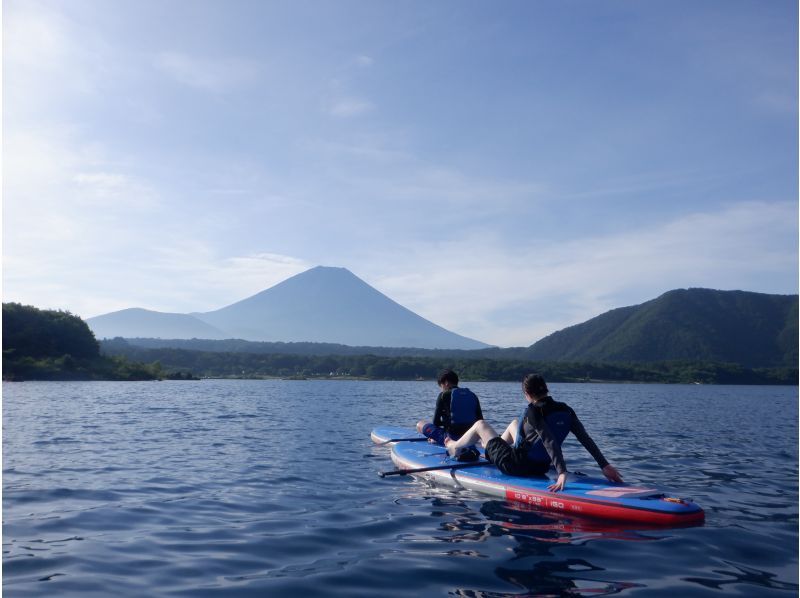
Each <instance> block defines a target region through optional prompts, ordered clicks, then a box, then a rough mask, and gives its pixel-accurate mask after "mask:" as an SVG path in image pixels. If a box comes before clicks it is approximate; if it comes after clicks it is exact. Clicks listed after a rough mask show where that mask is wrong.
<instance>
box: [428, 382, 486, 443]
mask: <svg viewBox="0 0 800 598" xmlns="http://www.w3.org/2000/svg"><path fill="white" fill-rule="evenodd" d="M436 381H437V383H438V384H439V389H440V391H441V392H440V393H439V396H438V397H437V399H436V410H435V411H434V414H433V422H429V421H425V420H424V419H423V420H420V421H418V422H417V431H418V432H419V433H420V434H423V435H424V436H425V437H427V438H428V441H429V442H432V443H434V444H438V445H440V446H444V442H445V440H446V439H447V438H451V439H453V440H457V439H459V438H461V435H462V434H463V433H464V432H466V431H467V430H469V429H470V428H471V427H472V425H473V424H474V423H475V422H476V421H478V420H481V419H483V412H482V411H481V402H480V400H479V399H478V396H477V395H476V394H475V393H474V392H472V391H471V390H470V389H469V388H461V387H459V385H458V374H456V373H455V372H454V371H453V370H442V371H441V372H440V373H439V377H438V378H437V380H436ZM476 458H477V451H476Z"/></svg>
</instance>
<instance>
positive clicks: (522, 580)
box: [454, 559, 644, 598]
mask: <svg viewBox="0 0 800 598" xmlns="http://www.w3.org/2000/svg"><path fill="white" fill-rule="evenodd" d="M590 571H596V572H600V571H604V569H602V568H601V567H595V566H594V565H592V564H591V563H587V562H586V561H583V560H580V559H567V560H564V561H549V562H546V563H536V564H535V565H534V566H533V567H532V568H531V569H528V570H524V569H508V568H506V567H498V568H497V569H495V574H496V575H497V577H499V578H500V579H502V580H503V581H505V582H507V583H510V584H512V585H514V586H517V587H518V588H520V590H521V591H520V592H515V593H507V592H492V591H482V590H462V589H458V590H455V591H454V594H455V595H456V596H466V597H468V598H500V597H501V596H538V597H541V596H610V595H612V594H619V593H620V592H622V591H624V590H627V589H630V588H642V587H644V586H642V585H641V584H636V583H628V582H616V581H605V580H600V579H592V578H591V577H587V576H584V575H581V574H582V573H584V572H590Z"/></svg>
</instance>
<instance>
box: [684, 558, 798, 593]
mask: <svg viewBox="0 0 800 598" xmlns="http://www.w3.org/2000/svg"><path fill="white" fill-rule="evenodd" d="M725 564H727V565H730V566H731V567H733V568H734V569H736V570H737V571H738V572H737V571H724V570H720V569H714V573H718V574H719V575H725V576H728V578H729V579H710V578H707V577H684V578H683V579H684V581H691V582H694V583H699V584H700V585H702V586H705V587H707V588H712V589H714V590H724V589H725V586H726V585H729V584H739V583H741V584H747V585H753V586H760V587H762V588H771V589H775V590H788V591H792V592H797V590H798V585H797V584H794V583H787V582H783V581H778V580H777V579H775V577H776V575H775V574H774V573H769V572H768V571H759V570H758V569H753V568H752V567H745V566H744V565H737V564H735V563H730V562H728V561H725Z"/></svg>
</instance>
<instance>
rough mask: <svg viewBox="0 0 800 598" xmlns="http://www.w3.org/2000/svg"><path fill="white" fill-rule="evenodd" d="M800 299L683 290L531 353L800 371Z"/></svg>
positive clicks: (613, 314)
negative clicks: (697, 362)
mask: <svg viewBox="0 0 800 598" xmlns="http://www.w3.org/2000/svg"><path fill="white" fill-rule="evenodd" d="M797 347H798V296H797V295H767V294H763V293H751V292H746V291H716V290H712V289H677V290H674V291H669V292H667V293H665V294H663V295H661V296H660V297H658V298H656V299H653V300H651V301H647V302H645V303H642V304H640V305H634V306H630V307H622V308H619V309H614V310H611V311H609V312H606V313H604V314H602V315H599V316H597V317H596V318H592V319H591V320H587V321H586V322H583V323H582V324H578V325H576V326H570V327H569V328H565V329H563V330H560V331H558V332H555V333H553V334H551V335H549V336H547V337H545V338H543V339H542V340H540V341H538V342H536V343H534V344H533V345H531V347H530V348H529V349H528V350H527V355H528V356H529V357H530V358H531V359H534V360H543V361H595V362H652V361H667V360H694V361H719V362H729V363H738V364H741V365H746V366H749V367H762V366H764V367H768V366H790V367H796V366H797V359H798V351H797Z"/></svg>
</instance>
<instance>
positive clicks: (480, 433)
mask: <svg viewBox="0 0 800 598" xmlns="http://www.w3.org/2000/svg"><path fill="white" fill-rule="evenodd" d="M492 438H497V432H495V431H494V429H493V428H492V426H490V425H489V423H488V422H487V421H486V420H483V419H479V420H478V421H476V422H475V423H474V424H473V425H472V427H471V428H470V429H469V430H467V431H466V432H464V434H463V435H462V436H461V438H459V439H458V440H454V441H451V442H445V446H446V447H447V452H448V453H450V455H451V456H455V455H456V453H457V452H458V449H460V448H464V447H465V446H469V445H471V444H475V443H476V442H477V441H478V440H480V441H481V444H483V446H486V444H487V443H488V442H489V441H490V440H491V439H492Z"/></svg>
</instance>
